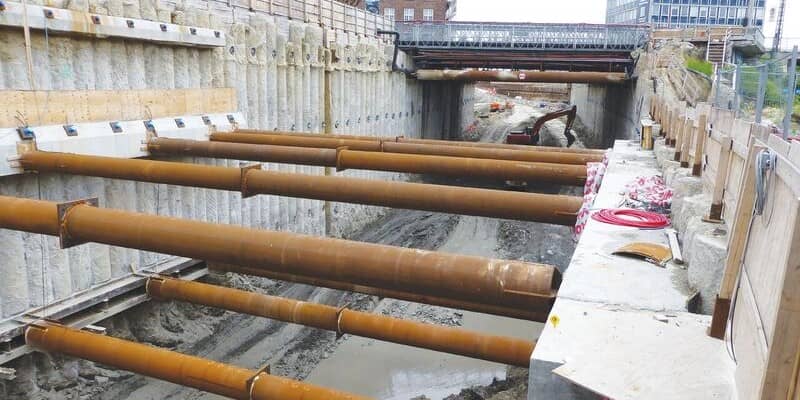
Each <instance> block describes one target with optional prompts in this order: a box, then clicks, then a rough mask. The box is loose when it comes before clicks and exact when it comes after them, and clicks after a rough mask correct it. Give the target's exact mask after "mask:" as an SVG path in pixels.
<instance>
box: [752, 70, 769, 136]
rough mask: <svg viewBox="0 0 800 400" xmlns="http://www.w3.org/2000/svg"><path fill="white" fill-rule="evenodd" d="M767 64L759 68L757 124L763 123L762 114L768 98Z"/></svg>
mask: <svg viewBox="0 0 800 400" xmlns="http://www.w3.org/2000/svg"><path fill="white" fill-rule="evenodd" d="M768 72H769V68H768V67H767V64H764V65H761V66H760V67H759V68H758V99H757V100H756V118H755V119H756V123H757V124H760V123H761V114H763V113H764V100H766V97H767V73H768Z"/></svg>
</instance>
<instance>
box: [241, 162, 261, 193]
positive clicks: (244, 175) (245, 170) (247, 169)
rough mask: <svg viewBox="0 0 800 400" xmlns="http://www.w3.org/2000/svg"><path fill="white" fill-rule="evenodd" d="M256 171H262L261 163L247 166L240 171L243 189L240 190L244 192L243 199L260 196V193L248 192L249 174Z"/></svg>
mask: <svg viewBox="0 0 800 400" xmlns="http://www.w3.org/2000/svg"><path fill="white" fill-rule="evenodd" d="M254 169H259V170H260V169H261V164H260V163H253V164H247V165H245V166H243V167H241V168H239V171H240V173H241V176H240V182H241V189H240V190H241V192H242V198H243V199H246V198H248V197H253V196H255V195H257V194H258V193H250V192H249V191H248V190H247V173H248V172H250V170H254Z"/></svg>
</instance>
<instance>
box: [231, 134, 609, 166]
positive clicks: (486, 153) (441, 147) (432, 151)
mask: <svg viewBox="0 0 800 400" xmlns="http://www.w3.org/2000/svg"><path fill="white" fill-rule="evenodd" d="M236 133H251V134H267V135H278V136H299V137H312V138H314V137H319V138H326V137H327V138H328V139H339V140H361V141H370V142H380V143H381V146H380V150H381V151H382V152H385V153H405V154H420V155H429V156H447V157H467V158H486V159H492V160H508V161H530V162H544V163H553V164H576V165H585V164H586V163H589V162H600V161H603V156H604V155H603V153H593V152H583V151H575V152H569V151H550V150H538V149H539V148H540V147H539V146H519V145H518V146H517V147H521V149H506V148H496V147H467V146H459V145H456V144H455V143H460V142H452V141H447V140H430V141H423V142H417V140H422V139H406V138H404V137H402V136H399V137H395V138H376V137H372V136H352V135H320V134H314V133H309V134H307V133H296V134H292V133H286V132H265V131H256V130H246V129H239V130H238V131H236ZM487 144H488V143H487ZM276 147H278V148H279V149H280V150H281V151H286V150H285V149H284V147H282V146H281V147H279V146H276ZM528 147H529V148H531V151H527V150H526V149H525V148H528ZM372 148H375V147H374V146H370V147H366V148H365V149H372ZM304 149H307V148H304ZM544 149H566V148H560V147H544ZM322 150H324V149H320V151H322ZM579 150H584V149H579ZM274 151H278V149H275V150H274ZM306 151H308V150H306Z"/></svg>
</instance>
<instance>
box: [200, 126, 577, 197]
mask: <svg viewBox="0 0 800 400" xmlns="http://www.w3.org/2000/svg"><path fill="white" fill-rule="evenodd" d="M211 140H212V141H218V142H228V143H249V144H260V145H278V146H298V147H317V148H331V149H337V154H336V169H337V170H339V171H342V170H346V169H364V170H371V171H389V172H405V173H414V174H432V175H441V176H450V177H472V178H484V179H500V180H513V181H523V182H541V183H554V184H561V185H572V186H583V184H584V183H585V182H586V166H585V165H568V164H553V163H538V162H527V161H509V160H493V159H481V158H467V157H447V156H430V155H418V154H401V153H386V152H381V148H382V147H383V144H382V143H381V142H368V141H364V140H347V139H326V138H311V137H301V136H298V137H291V136H282V135H264V134H247V133H214V134H212V135H211Z"/></svg>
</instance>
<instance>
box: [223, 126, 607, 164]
mask: <svg viewBox="0 0 800 400" xmlns="http://www.w3.org/2000/svg"><path fill="white" fill-rule="evenodd" d="M234 133H251V134H264V135H280V136H295V137H312V138H327V139H349V140H364V141H372V142H376V141H378V142H380V141H382V142H384V143H386V142H397V143H415V144H433V145H441V146H456V147H475V148H484V149H505V150H517V151H525V152H532V153H539V152H550V153H575V154H591V155H594V156H596V157H598V158H597V159H596V160H597V161H601V160H602V159H603V156H604V155H605V153H606V151H605V150H597V149H580V148H576V147H550V146H528V145H518V144H505V143H489V142H465V141H457V140H438V139H413V138H407V137H405V136H390V137H383V136H363V135H341V134H329V133H314V132H282V131H264V130H258V129H243V128H242V129H237V130H236V131H235V132H234ZM466 157H468V156H466Z"/></svg>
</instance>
